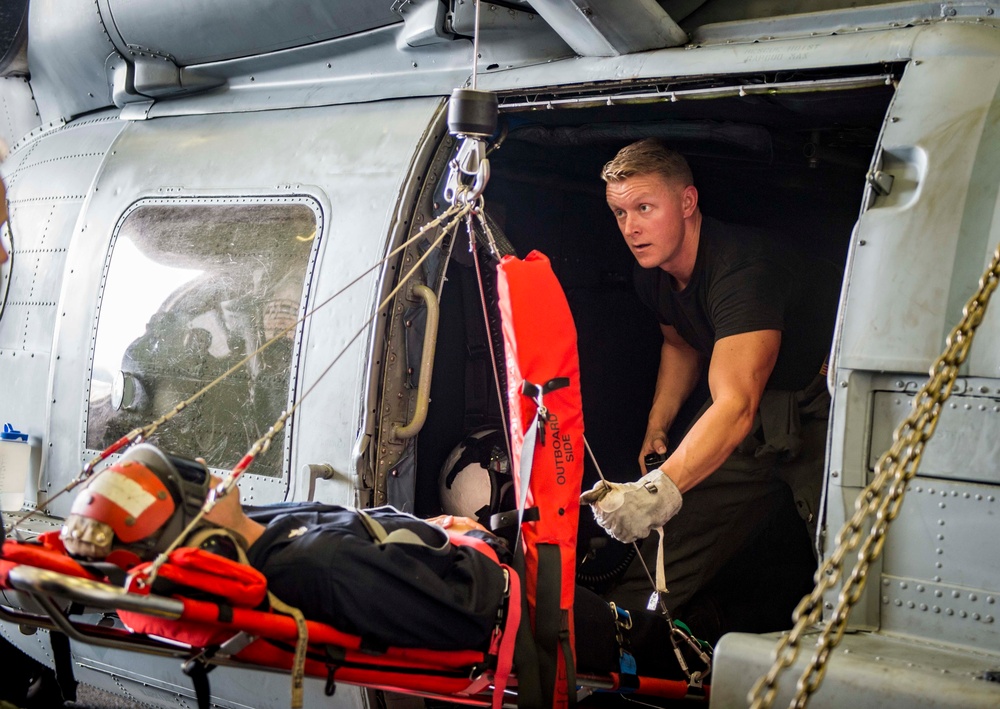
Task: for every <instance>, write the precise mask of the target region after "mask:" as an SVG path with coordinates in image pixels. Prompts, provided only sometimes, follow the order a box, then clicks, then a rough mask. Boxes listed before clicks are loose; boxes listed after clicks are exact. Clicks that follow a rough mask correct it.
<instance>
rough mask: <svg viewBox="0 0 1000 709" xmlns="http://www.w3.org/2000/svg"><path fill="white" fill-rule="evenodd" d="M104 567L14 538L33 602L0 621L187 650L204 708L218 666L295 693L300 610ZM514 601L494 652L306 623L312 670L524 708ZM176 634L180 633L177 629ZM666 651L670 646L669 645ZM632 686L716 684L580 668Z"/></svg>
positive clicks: (685, 690)
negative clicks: (144, 619)
mask: <svg viewBox="0 0 1000 709" xmlns="http://www.w3.org/2000/svg"><path fill="white" fill-rule="evenodd" d="M101 574H102V571H97V570H94V569H92V568H91V569H88V568H86V567H85V566H83V565H81V564H80V563H78V562H77V561H75V560H73V559H72V558H70V557H69V556H67V555H66V554H65V553H63V552H62V551H61V550H60V549H59V544H58V539H56V538H55V535H54V534H52V533H50V534H49V535H43V536H42V538H40V539H39V540H36V541H34V542H18V541H14V540H7V541H5V542H4V544H3V551H2V558H0V589H4V590H9V591H16V592H18V593H19V594H23V596H24V599H23V600H24V601H25V602H24V603H22V604H21V605H23V606H25V607H32V606H34V608H33V609H32V610H23V609H16V608H13V607H11V606H8V605H0V619H3V620H6V621H9V622H11V623H16V624H18V625H26V626H32V627H36V628H42V629H46V630H49V631H52V632H55V633H60V634H63V635H65V636H66V637H68V638H69V639H71V640H74V641H77V642H83V643H90V644H93V645H98V646H103V647H109V648H116V649H119V650H128V651H132V652H137V653H146V654H152V655H160V656H167V657H174V658H178V659H179V660H180V661H181V663H182V667H183V671H184V672H185V674H187V675H188V676H190V677H191V679H192V682H193V684H194V687H195V691H196V694H197V695H198V698H199V705H200V706H206V707H207V706H208V681H207V673H208V671H209V670H210V669H211V668H212V667H213V666H216V665H219V666H236V667H244V668H246V667H252V668H254V669H258V670H261V671H273V672H291V673H292V675H293V677H292V684H293V691H292V696H293V701H292V704H293V706H294V704H295V702H294V696H295V685H296V684H298V685H299V686H301V681H302V679H301V676H298V677H296V676H295V675H296V672H295V671H294V664H295V646H296V643H297V642H298V640H299V637H300V633H299V627H298V625H297V623H296V621H295V619H293V618H292V617H290V616H288V615H283V614H280V613H274V612H269V611H264V610H256V609H254V608H241V607H234V606H230V605H228V604H225V603H219V602H213V601H209V600H200V599H196V598H189V597H184V596H182V595H179V594H175V595H173V596H161V595H153V594H146V593H138V592H135V591H129V590H126V589H125V588H123V587H122V585H120V584H117V583H112V582H111V581H110V579H109V578H107V576H102V575H101ZM510 581H511V583H510V585H509V589H508V590H509V593H508V601H507V603H506V606H505V610H504V614H503V617H502V618H499V619H498V622H497V629H496V632H495V633H494V637H493V642H492V643H491V645H490V647H489V648H488V649H486V650H474V649H470V650H462V651H435V650H419V649H411V648H393V647H389V648H382V649H380V650H378V651H374V650H373V649H372V648H366V647H363V643H362V640H361V638H359V637H357V636H353V635H349V634H347V633H343V632H341V631H339V630H337V629H336V628H333V627H331V626H329V625H326V624H323V623H318V622H314V621H308V620H307V621H306V622H305V625H306V629H307V633H308V646H307V650H306V654H305V658H304V663H303V666H302V672H303V674H304V675H305V676H310V677H318V678H321V679H324V680H325V681H326V691H327V693H328V694H330V695H332V694H333V692H334V691H335V688H336V686H337V684H338V683H342V684H347V685H359V686H364V687H368V688H371V689H379V690H385V691H391V692H396V693H403V694H410V695H415V696H421V697H427V698H434V699H438V700H442V701H448V702H451V703H454V704H466V705H472V706H493V707H500V706H508V707H513V706H517V677H516V673H514V672H512V669H513V668H512V662H514V654H513V637H514V634H515V633H516V631H517V627H518V623H519V620H520V618H519V613H518V609H519V607H520V597H519V596H520V581H519V579H518V578H517V576H516V574H514V575H511V576H510ZM95 610H96V611H100V612H102V613H131V614H141V615H144V616H148V617H150V618H155V619H158V620H159V622H160V624H161V626H162V627H164V628H165V629H169V627H170V626H171V624H176V625H177V627H178V628H180V629H185V628H189V627H190V626H191V625H195V626H198V627H199V628H201V629H203V630H204V631H206V636H207V637H208V636H210V637H211V642H207V643H205V644H188V643H181V642H178V640H176V639H174V638H169V637H162V636H156V635H152V634H147V633H141V632H134V631H131V630H129V629H127V628H124V627H119V626H118V624H117V623H116V624H115V626H113V627H109V626H108V625H106V624H103V623H102V624H97V623H90V622H83V621H82V620H80V617H82V616H84V615H87V614H93V613H94V611H95ZM175 637H176V636H175ZM665 651H667V650H666V647H665ZM626 691H627V692H631V693H635V694H638V695H644V696H647V697H658V698H663V699H682V698H684V697H690V696H700V697H707V691H708V688H707V687H704V688H703V691H702V692H697V693H692V692H691V688H690V686H689V684H688V683H687V682H685V681H683V680H669V679H659V678H652V677H642V676H637V675H633V674H629V673H627V672H626V673H622V672H609V673H607V674H602V675H596V674H577V676H576V686H575V691H573V692H571V693H570V695H571V697H572V698H573V700H574V701H579V700H581V699H583V698H584V697H586V696H588V695H590V694H592V693H594V692H626Z"/></svg>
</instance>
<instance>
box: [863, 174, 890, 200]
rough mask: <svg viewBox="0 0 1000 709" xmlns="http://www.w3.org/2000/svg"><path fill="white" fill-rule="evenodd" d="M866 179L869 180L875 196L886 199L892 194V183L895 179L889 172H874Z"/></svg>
mask: <svg viewBox="0 0 1000 709" xmlns="http://www.w3.org/2000/svg"><path fill="white" fill-rule="evenodd" d="M865 179H866V180H868V184H869V185H871V186H872V189H873V190H875V194H877V195H878V196H879V197H885V196H886V195H888V194H889V193H890V192H892V181H893V179H894V178H893V176H892V175H890V174H889V173H888V172H882V171H881V170H872V171H871V172H869V173H868V174H867V175H866V176H865Z"/></svg>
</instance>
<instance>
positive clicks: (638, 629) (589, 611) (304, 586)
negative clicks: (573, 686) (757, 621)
mask: <svg viewBox="0 0 1000 709" xmlns="http://www.w3.org/2000/svg"><path fill="white" fill-rule="evenodd" d="M215 482H216V483H217V482H218V481H217V480H216V481H215ZM212 485H213V481H212V479H211V477H210V476H209V474H208V472H207V469H206V468H205V467H204V466H203V465H201V464H199V463H196V462H195V461H189V460H186V459H182V458H177V457H175V456H171V455H168V454H166V453H164V452H162V451H160V450H159V449H157V448H156V447H154V446H152V445H149V444H143V445H140V446H136V447H134V448H132V449H131V450H130V451H129V452H128V453H127V454H126V455H125V456H124V457H123V458H122V459H121V460H120V461H118V462H117V463H115V464H113V465H112V466H110V467H109V468H107V469H106V470H103V471H101V472H100V473H98V474H96V475H95V476H94V477H92V478H91V479H90V480H89V481H88V484H87V485H86V487H84V488H83V490H82V491H81V492H80V493H79V494H78V496H77V497H76V499H75V500H74V503H73V506H72V510H71V514H70V515H69V516H68V518H67V520H66V524H65V526H64V528H63V531H62V534H61V537H62V540H63V543H64V545H65V547H66V549H67V550H68V551H69V552H70V553H71V554H73V555H75V556H78V557H85V558H87V559H91V560H94V559H106V558H108V559H113V560H115V561H116V562H117V563H119V564H121V563H122V560H123V559H124V558H129V559H130V562H129V563H138V562H139V561H141V560H149V559H152V558H153V557H155V556H156V555H157V554H159V553H160V552H162V551H164V550H165V549H166V548H167V547H168V546H169V545H170V544H171V543H172V542H173V541H174V540H175V539H176V538H177V537H178V535H179V534H180V533H181V531H182V530H184V529H185V528H186V527H187V526H188V523H189V522H190V520H191V519H193V518H194V517H195V515H196V514H197V512H198V510H199V509H200V508H201V506H202V504H203V502H204V500H205V498H206V496H207V494H208V492H209V489H210V487H211V486H212ZM198 531H199V532H201V534H199V536H201V537H204V538H205V539H206V541H205V542H202V543H200V544H199V546H202V548H208V550H209V551H212V552H214V553H221V554H222V555H223V556H227V557H229V558H231V559H236V558H237V550H236V548H235V547H236V545H238V546H240V547H242V548H243V550H244V551H245V557H244V558H246V560H247V561H248V563H249V564H250V565H252V566H253V567H255V568H256V569H258V570H259V571H260V572H261V573H262V574H263V575H264V576H265V577H266V579H267V583H268V587H269V590H270V591H271V592H272V593H273V594H274V595H276V596H277V597H278V598H279V599H281V601H283V602H284V603H286V604H289V605H291V606H294V607H296V608H298V609H300V610H301V611H302V612H303V614H304V615H305V616H306V618H309V619H311V620H318V621H321V622H324V623H326V624H328V625H331V626H333V627H334V628H336V629H338V630H341V631H343V632H346V633H350V634H353V635H358V636H360V637H361V638H362V639H363V641H364V642H365V643H366V644H367V646H368V647H370V648H371V649H373V650H378V649H381V648H383V647H387V646H390V645H392V646H396V647H414V648H424V649H431V650H434V649H437V650H460V649H483V650H485V649H486V648H487V647H488V645H489V642H490V638H491V633H492V632H493V630H494V629H495V627H496V624H497V618H498V615H499V614H500V613H501V611H502V609H503V604H504V591H505V578H504V570H503V567H502V566H501V565H500V564H498V563H497V562H496V561H495V560H494V559H493V558H491V556H490V555H488V554H487V553H483V551H482V548H481V546H480V547H479V548H477V547H476V546H475V545H474V544H473V545H471V546H470V545H466V544H461V543H457V544H456V543H451V542H449V533H450V534H451V535H455V534H461V535H468V536H470V537H473V538H476V539H478V541H479V543H480V544H482V543H485V544H486V545H488V546H489V547H490V549H492V550H493V552H494V553H495V554H496V556H497V557H498V558H499V559H500V561H501V562H506V561H509V557H510V554H509V551H508V550H507V548H506V545H505V542H503V540H500V539H499V538H497V537H495V536H494V535H492V534H491V533H489V532H488V531H487V530H486V529H485V528H483V527H481V526H480V525H478V524H477V523H475V522H473V521H472V520H469V519H466V518H460V517H453V516H443V517H438V518H434V519H432V520H426V521H425V520H420V519H417V518H416V517H413V516H411V515H408V514H404V513H401V512H398V511H396V510H394V509H392V508H388V507H387V508H379V509H376V510H364V511H362V510H354V509H349V508H344V507H338V506H333V505H321V504H315V503H302V504H284V505H276V506H271V507H268V508H259V509H248V510H244V509H243V508H242V507H241V505H240V501H239V495H238V492H236V491H235V489H234V493H233V494H229V495H226V496H224V497H223V498H221V500H219V502H218V503H217V504H216V506H215V507H214V508H213V509H212V511H211V512H210V513H209V514H208V515H206V517H205V525H204V526H203V527H202V528H200V529H199V530H198ZM215 531H217V532H218V534H215V533H214V532H215ZM205 532H207V534H206V533H205ZM193 536H194V535H192V537H193ZM190 538H191V537H189V539H190ZM574 614H575V623H576V654H577V668H578V671H580V672H618V671H620V669H621V658H622V655H623V653H627V654H630V655H631V656H633V657H634V658H635V661H636V665H637V668H638V671H639V673H640V674H643V675H647V676H657V677H670V678H681V677H682V676H683V673H682V672H681V670H680V669H679V667H678V666H677V663H676V660H675V659H674V656H673V653H672V652H671V651H670V642H669V638H668V634H669V625H668V624H667V622H666V620H665V619H664V618H663V617H661V616H659V615H658V614H655V613H651V612H647V611H642V610H639V611H635V610H633V611H632V612H631V613H628V612H624V613H622V612H621V611H620V610H618V609H615V608H614V607H613V606H611V605H609V604H607V603H605V602H604V601H603V600H601V599H600V598H599V597H598V596H596V595H594V594H593V593H591V592H589V591H588V590H586V589H583V588H580V587H578V588H577V589H576V602H575V606H574ZM627 626H628V627H627Z"/></svg>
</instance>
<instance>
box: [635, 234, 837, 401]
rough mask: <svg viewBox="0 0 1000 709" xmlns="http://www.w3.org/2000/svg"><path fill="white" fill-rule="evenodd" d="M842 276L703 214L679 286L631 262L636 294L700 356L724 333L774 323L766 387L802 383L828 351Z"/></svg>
mask: <svg viewBox="0 0 1000 709" xmlns="http://www.w3.org/2000/svg"><path fill="white" fill-rule="evenodd" d="M841 280H842V273H841V271H840V269H839V268H837V267H836V266H835V265H833V264H832V263H829V262H825V261H819V260H815V259H807V258H805V257H804V256H803V255H802V254H801V253H799V252H798V251H797V250H796V249H794V248H793V247H791V245H790V244H788V243H787V242H783V241H781V240H779V239H776V238H774V237H770V236H768V235H766V234H764V233H761V232H758V231H756V230H754V229H750V228H748V227H742V226H736V225H732V224H724V223H723V222H720V221H718V220H716V219H712V218H711V217H703V218H702V223H701V236H700V239H699V242H698V255H697V258H696V261H695V266H694V271H693V273H692V274H691V281H690V282H689V283H688V284H687V287H686V288H685V289H684V290H682V291H676V290H674V286H673V278H672V277H671V276H670V275H669V274H668V273H666V272H665V271H663V270H662V269H659V268H641V267H639V266H638V265H636V267H635V271H634V282H635V288H636V293H637V294H638V296H639V299H640V300H641V301H642V302H643V303H645V304H646V306H647V307H649V308H650V309H651V310H652V311H653V312H654V313H655V314H656V316H657V317H658V318H659V320H660V322H661V323H663V324H664V325H672V326H673V327H674V328H675V329H676V330H677V333H678V334H679V335H680V336H681V337H682V338H684V341H685V342H687V343H688V344H689V345H691V347H693V348H694V349H695V350H696V351H697V352H698V353H699V354H701V355H703V356H704V357H706V358H709V357H711V355H712V349H713V348H714V346H715V343H716V341H718V340H720V339H722V338H723V337H729V336H731V335H739V334H742V333H746V332H754V331H756V330H780V331H781V349H780V351H779V352H778V361H777V363H776V364H775V366H774V371H773V372H772V373H771V377H770V379H768V382H767V387H766V388H768V389H789V390H798V389H802V388H804V387H805V386H806V385H807V384H809V382H810V381H812V379H813V378H814V377H815V376H816V375H817V374H818V373H819V370H820V367H821V366H822V364H823V360H824V359H825V358H826V357H827V355H828V354H829V352H830V344H831V341H832V337H833V326H834V321H835V318H836V312H837V301H838V299H839V297H840V284H841Z"/></svg>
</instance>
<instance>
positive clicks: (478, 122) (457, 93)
mask: <svg viewBox="0 0 1000 709" xmlns="http://www.w3.org/2000/svg"><path fill="white" fill-rule="evenodd" d="M497 115H498V111H497V95H496V94H495V93H493V92H492V91H478V90H476V89H455V90H454V91H452V92H451V100H450V101H449V102H448V131H449V132H450V133H451V134H452V135H467V136H470V137H473V138H481V139H485V138H489V137H490V136H491V135H493V134H494V133H496V130H497Z"/></svg>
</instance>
